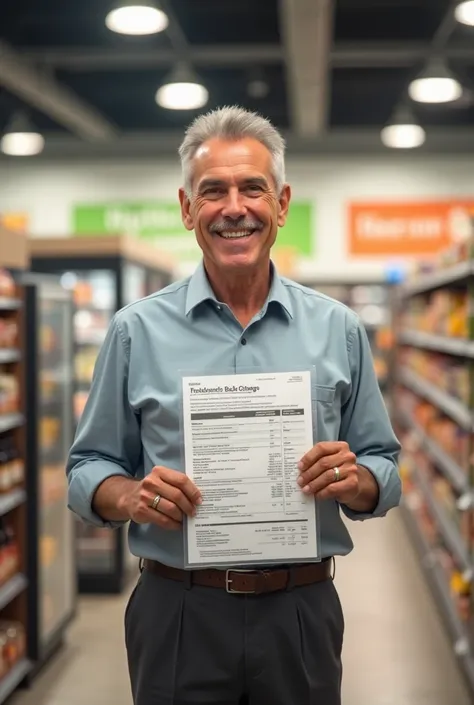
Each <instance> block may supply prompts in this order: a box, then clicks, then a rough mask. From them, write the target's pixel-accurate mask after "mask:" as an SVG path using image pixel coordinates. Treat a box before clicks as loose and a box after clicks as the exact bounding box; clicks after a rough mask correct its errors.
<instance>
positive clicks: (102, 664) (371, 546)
mask: <svg viewBox="0 0 474 705" xmlns="http://www.w3.org/2000/svg"><path fill="white" fill-rule="evenodd" d="M350 528H351V532H352V535H353V537H354V542H355V544H356V548H355V550H354V552H353V553H352V554H351V556H349V557H347V558H345V559H344V560H340V561H339V564H338V568H337V576H336V582H337V585H338V589H339V591H340V595H341V600H342V603H343V606H344V610H345V614H346V639H345V649H344V651H345V659H344V660H345V675H344V699H343V703H344V705H446V703H448V702H452V703H456V705H469V703H470V700H469V697H468V696H467V694H466V692H465V690H464V687H463V681H462V679H461V676H460V675H459V673H458V670H457V668H456V665H455V663H454V660H453V656H452V652H451V649H450V647H449V645H448V643H447V641H446V638H445V636H444V631H443V629H442V627H441V625H440V624H439V622H438V619H437V615H436V614H435V613H434V607H433V604H432V601H431V598H430V595H429V594H428V592H427V589H426V588H425V585H424V582H423V579H422V576H421V575H420V573H419V570H418V567H417V565H416V559H415V557H414V555H413V552H412V548H411V546H410V543H409V541H408V539H407V536H406V534H405V529H404V527H403V524H402V521H401V517H400V516H399V515H398V513H397V512H392V513H391V514H390V515H389V516H388V517H387V519H385V520H382V521H373V522H364V523H361V524H351V525H350ZM125 601H126V596H122V597H119V598H87V599H83V600H81V605H80V615H79V617H78V619H77V620H76V622H75V624H74V626H73V628H72V629H71V632H70V635H69V639H68V645H67V647H66V648H65V649H64V650H63V652H62V653H61V654H60V655H59V656H58V657H57V659H56V660H55V661H54V662H53V664H52V665H51V666H49V667H48V668H47V669H46V670H45V672H44V673H43V674H42V675H41V677H40V678H38V680H37V681H36V683H35V685H34V686H33V687H32V688H31V690H30V691H23V692H20V693H19V694H17V695H16V696H14V697H13V699H12V702H11V705H84V703H91V705H94V704H95V703H100V704H101V705H131V698H130V689H129V685H128V678H127V669H126V662H125V654H124V647H123V627H122V625H123V609H124V604H125ZM257 705H258V704H257Z"/></svg>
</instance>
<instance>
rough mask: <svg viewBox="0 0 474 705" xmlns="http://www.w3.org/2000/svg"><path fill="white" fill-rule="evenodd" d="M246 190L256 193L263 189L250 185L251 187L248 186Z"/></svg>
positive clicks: (256, 185)
mask: <svg viewBox="0 0 474 705" xmlns="http://www.w3.org/2000/svg"><path fill="white" fill-rule="evenodd" d="M246 190H247V191H254V192H255V191H261V190H262V187H261V186H258V184H250V185H249V186H247V188H246Z"/></svg>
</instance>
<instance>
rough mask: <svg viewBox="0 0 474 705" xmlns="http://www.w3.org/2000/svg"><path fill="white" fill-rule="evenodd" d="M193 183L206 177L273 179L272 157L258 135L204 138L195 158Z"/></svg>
mask: <svg viewBox="0 0 474 705" xmlns="http://www.w3.org/2000/svg"><path fill="white" fill-rule="evenodd" d="M192 168H193V171H192V181H193V186H196V185H197V184H199V182H200V181H201V180H202V179H207V178H218V179H220V180H226V181H236V180H240V179H248V178H253V177H261V178H264V179H265V180H266V181H267V182H268V183H269V184H272V183H273V177H272V157H271V154H270V152H269V150H268V149H267V148H266V147H265V145H263V144H261V143H260V142H258V141H257V140H254V139H249V138H246V139H242V140H222V139H217V138H216V139H212V140H208V141H207V142H204V144H202V145H201V146H200V147H199V148H198V150H197V152H196V154H195V155H194V158H193V161H192Z"/></svg>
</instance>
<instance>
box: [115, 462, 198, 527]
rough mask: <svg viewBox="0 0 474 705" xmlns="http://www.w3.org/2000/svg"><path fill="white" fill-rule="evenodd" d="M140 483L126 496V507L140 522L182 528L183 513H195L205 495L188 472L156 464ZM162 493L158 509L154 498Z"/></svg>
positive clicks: (124, 507)
mask: <svg viewBox="0 0 474 705" xmlns="http://www.w3.org/2000/svg"><path fill="white" fill-rule="evenodd" d="M134 484H136V487H135V488H134V489H133V490H132V492H130V493H129V494H127V495H126V496H124V497H123V499H122V502H121V504H122V507H123V509H125V510H126V513H127V515H128V516H129V517H130V519H131V520H132V521H134V522H135V523H137V524H157V525H158V526H161V528H163V529H169V530H177V529H180V528H181V525H182V522H183V516H184V515H185V514H186V515H187V516H189V517H193V516H195V514H196V506H197V505H199V504H201V502H202V496H201V493H200V491H199V490H198V488H197V487H196V485H195V484H194V483H193V482H192V481H191V480H190V479H189V477H188V476H187V475H185V474H184V473H182V472H178V471H177V470H170V469H169V468H164V467H161V466H156V467H154V468H153V470H152V471H151V472H150V474H149V475H147V476H146V477H145V478H144V479H143V480H141V481H140V482H137V483H134ZM157 495H159V496H160V497H161V499H160V501H159V503H158V506H157V508H156V509H153V508H152V506H151V505H152V504H153V500H154V499H155V497H156V496H157Z"/></svg>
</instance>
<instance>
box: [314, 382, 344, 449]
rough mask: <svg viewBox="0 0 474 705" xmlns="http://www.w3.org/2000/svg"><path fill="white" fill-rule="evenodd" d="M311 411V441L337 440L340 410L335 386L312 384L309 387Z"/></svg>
mask: <svg viewBox="0 0 474 705" xmlns="http://www.w3.org/2000/svg"><path fill="white" fill-rule="evenodd" d="M311 401H312V411H313V442H314V443H318V442H319V441H333V440H337V438H338V435H339V426H340V410H339V404H338V400H337V395H336V387H331V386H327V385H321V384H313V385H312V387H311Z"/></svg>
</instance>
